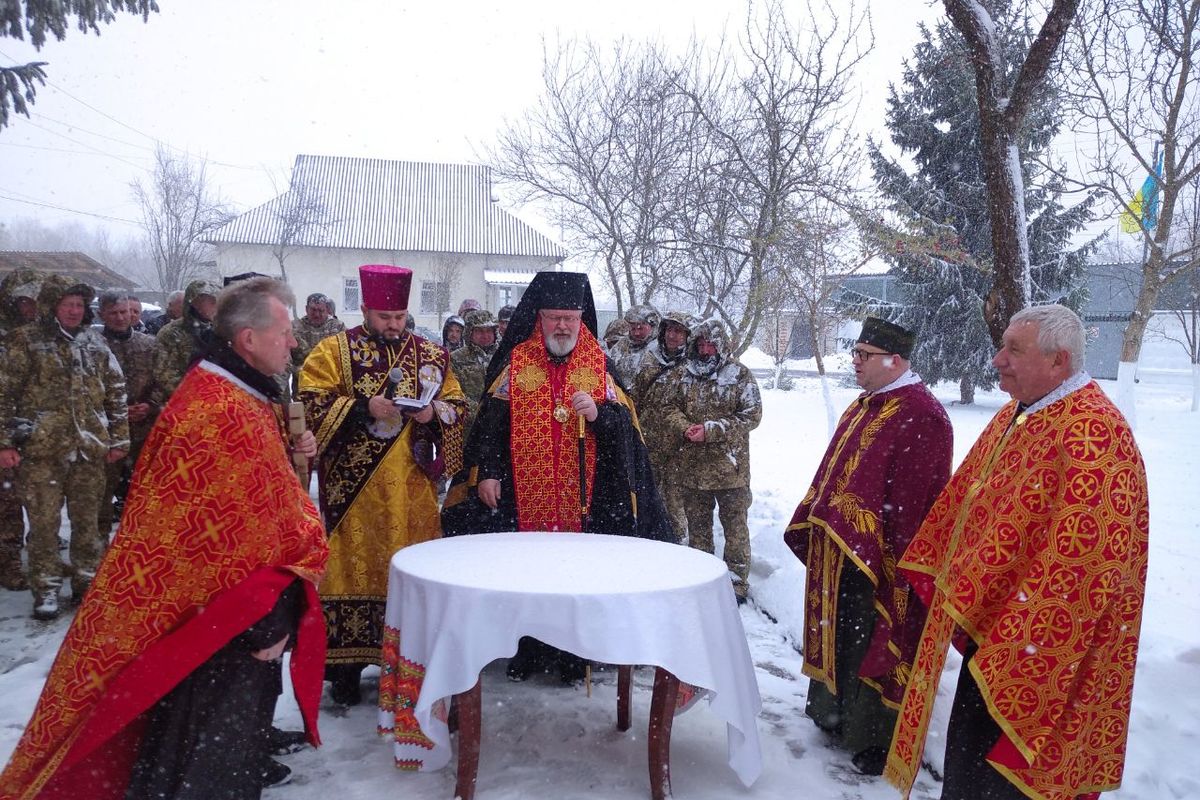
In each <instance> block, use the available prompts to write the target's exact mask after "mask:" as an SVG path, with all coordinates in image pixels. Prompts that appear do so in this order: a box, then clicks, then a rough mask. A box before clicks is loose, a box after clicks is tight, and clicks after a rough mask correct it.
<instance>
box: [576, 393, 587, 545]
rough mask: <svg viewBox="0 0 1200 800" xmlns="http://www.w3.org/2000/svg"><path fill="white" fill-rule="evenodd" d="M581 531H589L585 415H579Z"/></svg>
mask: <svg viewBox="0 0 1200 800" xmlns="http://www.w3.org/2000/svg"><path fill="white" fill-rule="evenodd" d="M578 418H579V530H581V531H586V530H587V521H588V495H587V440H586V439H585V438H584V437H586V436H587V422H586V421H585V420H584V418H583V414H580V415H579V417H578Z"/></svg>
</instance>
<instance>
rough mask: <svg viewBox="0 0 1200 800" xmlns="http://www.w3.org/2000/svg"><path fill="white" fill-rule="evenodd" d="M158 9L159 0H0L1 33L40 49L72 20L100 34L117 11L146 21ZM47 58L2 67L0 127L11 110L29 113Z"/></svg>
mask: <svg viewBox="0 0 1200 800" xmlns="http://www.w3.org/2000/svg"><path fill="white" fill-rule="evenodd" d="M151 11H158V3H157V2H156V0H71V2H68V3H63V2H45V1H44V0H40V1H37V0H0V37H10V38H13V39H24V38H25V36H26V34H28V35H29V42H30V44H32V45H33V46H34V47H35V48H37V49H38V50H41V49H42V45H44V44H45V43H46V37H47V35H49V36H53V37H54V38H55V39H58V40H59V41H62V40H63V39H64V38H65V37H66V35H67V28H68V27H70V26H71V24H72V23H74V24H75V26H76V27H78V28H79V30H81V31H83V32H85V33H86V32H87V31H92V32H93V33H96V34H97V35H99V33H100V26H101V25H107V24H108V23H110V22H112V21H113V20H114V19H116V17H117V14H119V13H122V12H127V13H129V14H136V15H138V16H140V17H141V18H142V21H143V22H144V21H146V19H148V18H149V16H150V12H151ZM45 66H46V62H44V61H33V62H30V63H28V64H18V65H15V66H11V67H0V128H4V127H5V126H6V125H8V124H9V122H10V121H11V117H10V114H11V112H14V111H15V112H16V113H18V114H24V115H25V116H29V104H30V103H32V102H33V101H34V98H36V97H37V87H38V86H39V85H41V84H45V82H46V70H44V69H43V67H45Z"/></svg>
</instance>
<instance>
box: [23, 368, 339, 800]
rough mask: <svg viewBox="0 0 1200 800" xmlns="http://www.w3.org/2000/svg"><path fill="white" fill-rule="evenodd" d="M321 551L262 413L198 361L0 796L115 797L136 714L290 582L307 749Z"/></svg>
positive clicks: (312, 512)
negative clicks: (294, 587)
mask: <svg viewBox="0 0 1200 800" xmlns="http://www.w3.org/2000/svg"><path fill="white" fill-rule="evenodd" d="M326 554H327V550H326V545H325V534H324V531H323V530H322V528H321V524H320V520H319V517H318V516H317V512H316V509H315V508H314V507H313V504H312V502H311V501H310V500H309V498H308V495H307V493H306V492H304V491H303V490H302V489H301V488H300V484H299V483H298V482H297V480H296V475H295V473H293V472H292V469H291V466H290V463H289V460H288V455H287V451H286V449H285V446H284V438H283V435H282V433H281V428H280V423H279V418H278V417H277V415H276V413H275V410H274V408H273V406H272V404H271V403H268V402H266V401H264V400H259V399H257V398H256V397H254V396H252V395H251V394H249V393H248V392H247V391H245V390H244V389H242V388H240V387H239V386H238V385H236V384H234V383H233V382H232V381H231V380H229V379H227V378H226V377H223V376H222V375H219V374H216V373H214V372H212V371H210V370H208V369H206V368H205V365H201V366H200V367H198V368H196V369H193V370H191V371H190V372H189V373H188V375H187V376H186V377H185V378H184V380H183V382H182V383H181V384H180V386H179V389H178V390H177V391H176V392H175V394H174V395H172V397H171V400H170V402H169V403H168V404H167V407H166V409H165V410H164V411H163V413H162V415H161V417H160V418H159V420H158V422H157V423H156V424H155V426H154V429H153V430H152V431H151V433H150V436H149V438H148V439H147V441H146V446H145V449H144V450H143V451H142V456H141V458H140V459H139V461H138V465H137V470H136V471H135V474H134V477H133V484H132V486H131V487H130V491H129V499H128V502H127V505H126V509H125V515H124V517H123V518H122V520H121V528H120V531H119V533H118V534H117V537H116V539H115V540H114V542H113V545H112V548H111V549H110V550H109V552H108V553H107V554H106V555H105V557H104V560H103V562H102V563H101V565H100V569H99V572H98V573H97V575H96V579H95V581H94V583H93V584H92V588H91V589H90V590H89V591H88V593H87V595H86V597H85V598H84V601H83V604H82V606H81V607H80V609H79V611H78V613H77V614H76V616H75V620H74V621H73V622H72V624H71V628H70V630H69V631H68V632H67V637H66V639H65V640H64V641H63V644H62V648H61V649H60V650H59V653H58V657H57V659H56V660H55V662H54V666H53V668H52V669H51V671H50V676H49V678H48V679H47V680H46V685H45V688H44V689H43V691H42V696H41V698H40V699H39V700H38V705H37V709H36V710H35V711H34V715H33V719H32V720H30V722H29V725H28V726H27V727H26V729H25V733H24V735H23V736H22V737H21V741H20V743H19V744H18V745H17V749H16V752H14V753H13V756H12V760H11V761H10V762H9V764H8V767H7V768H6V769H5V770H4V773H3V775H2V776H0V797H3V798H5V800H8V799H9V798H22V800H24V799H25V798H35V797H37V798H60V797H61V798H72V799H73V800H74V799H76V798H82V797H86V798H89V799H90V800H96V799H97V798H100V799H102V800H104V799H107V798H113V800H118V799H120V798H124V796H125V787H126V785H127V784H128V781H129V771H130V768H131V767H132V764H133V761H134V759H135V758H136V756H137V749H138V744H139V741H140V737H141V730H142V720H141V718H140V715H141V714H142V712H144V711H146V710H147V709H149V708H150V707H151V706H152V705H154V703H155V702H157V701H158V700H159V699H160V698H162V697H163V696H164V695H165V694H167V693H168V692H169V691H170V690H171V689H172V688H174V687H175V685H177V684H178V683H179V682H180V681H181V680H183V679H184V678H185V677H187V676H188V675H189V674H190V673H191V672H192V671H193V670H194V669H195V668H196V667H198V666H199V665H200V664H202V663H204V661H206V660H207V659H208V658H209V657H210V656H212V655H213V654H214V653H215V652H216V651H217V650H219V649H221V648H222V647H223V646H225V645H226V644H228V643H229V641H230V640H232V639H233V638H234V637H235V636H237V635H238V634H240V633H241V632H242V631H244V630H246V629H247V628H248V627H250V626H251V625H252V624H253V623H255V622H257V621H258V620H259V619H261V618H262V617H264V616H266V614H267V613H268V612H270V611H271V609H272V608H273V607H274V605H275V602H276V601H277V600H278V599H279V595H280V593H281V592H282V591H283V590H284V589H285V588H286V587H287V586H288V585H289V584H290V583H291V582H292V581H293V580H295V578H296V577H297V576H299V577H300V578H303V579H304V586H305V589H306V594H307V610H306V612H305V615H304V617H303V619H302V620H301V622H300V627H299V632H298V635H297V637H296V641H295V649H294V651H293V654H292V658H291V674H292V683H293V686H294V687H295V691H296V699H297V701H298V702H299V705H300V710H301V712H302V714H303V716H304V721H305V727H306V728H307V729H308V733H309V739H310V741H312V742H313V743H314V744H316V743H317V742H318V739H317V728H316V714H317V704H318V701H319V700H320V696H321V681H322V670H323V667H324V657H325V631H324V624H323V621H322V618H321V605H320V602H319V601H318V599H317V596H316V592H315V589H314V584H315V582H316V581H317V580H319V579H320V577H321V574H322V572H323V571H324V568H325V559H326Z"/></svg>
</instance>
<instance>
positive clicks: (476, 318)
mask: <svg viewBox="0 0 1200 800" xmlns="http://www.w3.org/2000/svg"><path fill="white" fill-rule="evenodd" d="M463 322H464V323H465V326H464V328H463V342H464V344H463V346H462V347H460V348H459V349H458V350H455V351H454V352H453V353H451V354H450V368H451V369H453V370H454V375H455V377H457V378H458V382H459V384H460V385H461V386H462V390H463V395H465V396H466V398H467V419H466V422H464V423H463V430H464V431H466V432H469V431H470V430H471V424H472V423H473V422H475V412H477V411H478V410H479V400H480V398H482V397H483V390H484V389H486V388H487V387H486V386H484V385H483V375H484V373H485V372H487V366H488V363H489V362H490V361H491V360H492V354H493V353H495V352H496V340H497V336H496V328H497V325H496V319H495V318H494V317H493V316H492V312H490V311H482V310H476V311H468V312H467V315H466V316H465V317H464V318H463Z"/></svg>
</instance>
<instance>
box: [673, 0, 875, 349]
mask: <svg viewBox="0 0 1200 800" xmlns="http://www.w3.org/2000/svg"><path fill="white" fill-rule="evenodd" d="M788 16H789V13H788V12H787V11H785V9H784V8H783V7H782V6H781V5H780V4H779V3H778V2H776V1H775V0H772V2H769V3H768V4H766V5H765V6H764V7H762V8H761V9H755V8H754V7H753V5H751V7H750V8H749V10H748V12H747V18H746V26H745V30H744V35H743V38H742V41H741V55H742V58H741V59H740V60H739V59H733V58H730V57H729V56H728V55H727V54H726V53H725V52H724V51H723V50H722V51H718V52H717V54H716V55H715V56H714V57H713V59H712V61H711V63H710V68H709V69H708V70H706V71H698V72H695V73H693V74H695V75H696V76H697V80H696V81H695V82H694V83H692V84H690V85H686V84H680V85H679V87H678V88H679V89H680V91H681V92H682V93H683V94H684V95H685V96H686V97H688V99H689V100H691V103H692V112H693V114H695V116H696V117H697V118H698V119H700V120H701V121H702V122H703V124H704V130H705V132H706V135H705V139H704V150H703V151H702V152H703V153H704V154H705V158H704V159H703V161H704V162H705V163H703V164H702V166H701V167H700V169H698V170H694V171H693V173H692V174H691V175H690V176H689V177H690V180H691V182H692V184H693V186H692V187H691V188H690V190H689V191H690V192H691V193H692V194H693V196H694V198H695V200H694V201H693V202H692V203H691V207H690V208H687V207H686V206H685V208H687V212H688V213H687V216H686V219H687V220H688V224H687V225H685V226H684V233H685V235H686V236H687V237H691V245H692V253H693V254H694V258H693V260H692V263H693V264H694V265H695V267H696V273H695V274H694V275H693V276H692V278H693V282H694V283H696V284H698V287H697V288H698V289H699V291H698V292H697V294H698V296H700V297H701V298H702V302H703V307H702V309H701V311H702V313H704V314H705V315H709V314H717V315H719V316H721V317H722V318H723V319H724V320H725V322H726V323H727V324H728V325H729V327H730V329H731V331H732V333H733V338H734V342H735V346H736V350H737V352H739V353H740V352H742V351H744V350H745V349H746V347H748V346H749V345H750V343H751V342H753V341H754V337H755V334H756V332H757V331H758V327H759V325H760V323H761V321H762V317H763V312H764V309H765V308H766V307H767V298H768V293H769V291H770V287H771V285H772V283H773V280H772V277H773V276H772V275H771V269H772V265H773V264H777V263H780V260H779V259H777V258H775V251H776V250H777V249H778V247H779V245H780V240H781V238H782V237H783V235H784V234H785V232H786V230H787V227H788V226H789V224H791V218H790V215H789V208H790V207H791V206H792V205H793V204H799V203H804V204H817V203H822V202H825V203H840V202H849V201H848V199H847V198H848V192H847V190H846V189H847V187H846V185H845V184H844V183H843V182H842V179H843V178H844V177H845V175H844V173H843V172H841V170H840V169H839V168H833V169H831V168H830V165H831V164H832V165H841V164H844V162H845V158H846V156H847V154H848V153H852V152H854V151H855V145H854V137H853V136H852V135H851V134H850V126H851V125H852V123H853V102H854V100H855V95H854V92H853V90H854V83H853V74H854V69H855V67H856V66H857V65H858V63H859V62H860V61H861V60H862V58H863V57H864V55H865V53H866V51H867V49H869V47H870V45H871V36H870V18H869V15H868V14H867V13H866V12H865V11H859V10H857V9H856V7H855V5H854V4H853V3H851V4H849V6H848V7H847V6H844V5H841V4H839V5H838V7H836V8H835V6H834V4H833V3H831V2H823V3H815V4H814V3H810V4H809V5H808V6H807V8H806V12H805V14H804V15H803V16H802V18H801V21H800V23H798V24H797V25H796V26H795V27H793V26H792V25H790V24H789V23H788V22H787V19H788ZM739 61H740V63H741V64H743V65H744V66H743V67H742V68H741V71H739V68H738V66H737V64H738V63H739ZM681 74H683V75H686V74H687V73H681Z"/></svg>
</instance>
